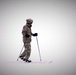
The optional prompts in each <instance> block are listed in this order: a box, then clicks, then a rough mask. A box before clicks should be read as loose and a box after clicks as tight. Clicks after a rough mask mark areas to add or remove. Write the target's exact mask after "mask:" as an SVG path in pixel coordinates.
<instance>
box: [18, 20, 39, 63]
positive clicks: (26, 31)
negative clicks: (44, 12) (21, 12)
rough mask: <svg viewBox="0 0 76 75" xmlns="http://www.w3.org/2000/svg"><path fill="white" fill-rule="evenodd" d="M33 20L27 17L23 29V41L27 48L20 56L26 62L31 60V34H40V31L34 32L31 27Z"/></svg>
mask: <svg viewBox="0 0 76 75" xmlns="http://www.w3.org/2000/svg"><path fill="white" fill-rule="evenodd" d="M32 23H33V20H32V19H26V25H24V26H23V29H22V35H23V43H24V47H25V50H24V51H23V53H22V54H21V55H20V56H19V58H21V60H23V61H26V62H31V60H29V57H30V54H31V44H30V43H31V36H38V33H34V34H33V33H32V32H31V27H32Z"/></svg>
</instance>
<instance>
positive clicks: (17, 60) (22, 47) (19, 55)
mask: <svg viewBox="0 0 76 75" xmlns="http://www.w3.org/2000/svg"><path fill="white" fill-rule="evenodd" d="M23 47H24V45H23ZM23 47H22V49H21V51H20V54H19V56H20V55H21V52H22V50H23ZM19 56H18V58H17V61H18V60H19Z"/></svg>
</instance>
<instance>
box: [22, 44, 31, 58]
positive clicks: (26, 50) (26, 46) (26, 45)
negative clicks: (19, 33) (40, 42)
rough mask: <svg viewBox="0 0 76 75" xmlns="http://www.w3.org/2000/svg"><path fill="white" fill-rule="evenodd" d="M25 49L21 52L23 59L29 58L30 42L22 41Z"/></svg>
mask: <svg viewBox="0 0 76 75" xmlns="http://www.w3.org/2000/svg"><path fill="white" fill-rule="evenodd" d="M24 47H25V50H24V51H23V53H22V54H21V56H22V57H24V58H25V59H29V57H30V54H31V44H30V43H24Z"/></svg>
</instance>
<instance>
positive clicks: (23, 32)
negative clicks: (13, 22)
mask: <svg viewBox="0 0 76 75" xmlns="http://www.w3.org/2000/svg"><path fill="white" fill-rule="evenodd" d="M26 32H27V27H25V26H24V27H23V29H22V34H23V36H26Z"/></svg>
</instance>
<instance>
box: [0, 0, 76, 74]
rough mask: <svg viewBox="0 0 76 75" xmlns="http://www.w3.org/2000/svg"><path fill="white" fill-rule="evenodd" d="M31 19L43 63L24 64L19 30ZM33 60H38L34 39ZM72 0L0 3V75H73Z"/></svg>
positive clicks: (75, 13)
mask: <svg viewBox="0 0 76 75" xmlns="http://www.w3.org/2000/svg"><path fill="white" fill-rule="evenodd" d="M27 18H31V19H33V21H34V22H33V24H32V32H33V33H35V32H37V33H38V42H39V47H40V52H41V58H42V61H52V63H51V64H45V63H43V64H37V63H35V64H33V63H31V64H24V62H22V61H21V60H20V59H19V61H18V62H17V61H16V59H17V58H18V56H19V52H20V51H21V48H22V46H23V42H22V34H21V32H22V27H23V26H24V25H25V24H26V19H27ZM31 46H32V47H31V48H32V52H31V56H30V59H31V60H32V61H34V62H35V61H36V62H38V61H39V53H38V47H37V41H36V37H32V42H31ZM75 57H76V1H75V0H0V75H76V65H75V63H76V58H75Z"/></svg>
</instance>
